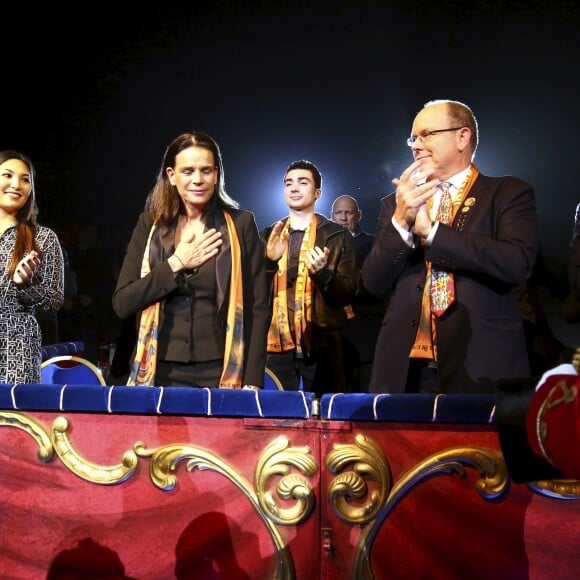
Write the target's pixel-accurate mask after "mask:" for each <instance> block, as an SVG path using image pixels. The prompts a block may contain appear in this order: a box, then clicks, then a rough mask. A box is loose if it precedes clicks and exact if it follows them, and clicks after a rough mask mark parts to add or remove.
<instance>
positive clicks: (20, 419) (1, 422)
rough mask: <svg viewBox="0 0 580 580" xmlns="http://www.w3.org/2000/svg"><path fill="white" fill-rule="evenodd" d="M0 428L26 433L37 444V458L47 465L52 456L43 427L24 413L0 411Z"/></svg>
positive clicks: (52, 452)
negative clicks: (12, 428)
mask: <svg viewBox="0 0 580 580" xmlns="http://www.w3.org/2000/svg"><path fill="white" fill-rule="evenodd" d="M0 427H15V428H16V429H20V430H21V431H25V432H26V433H28V434H29V435H30V436H31V437H32V438H33V439H34V440H35V441H36V443H37V444H38V447H39V449H38V452H37V454H36V455H37V457H38V459H40V461H42V462H43V463H48V462H49V461H50V460H51V459H52V458H53V456H54V449H53V447H52V442H51V440H50V435H49V434H48V433H47V432H46V431H45V429H44V427H43V426H42V425H41V424H40V423H39V422H38V421H36V420H34V419H33V418H32V417H29V416H28V415H25V414H24V413H15V412H13V411H0Z"/></svg>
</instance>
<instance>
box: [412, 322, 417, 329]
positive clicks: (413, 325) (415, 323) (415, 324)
mask: <svg viewBox="0 0 580 580" xmlns="http://www.w3.org/2000/svg"><path fill="white" fill-rule="evenodd" d="M415 326H417V321H416V320H411V328H413V327H415Z"/></svg>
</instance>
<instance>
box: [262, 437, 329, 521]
mask: <svg viewBox="0 0 580 580" xmlns="http://www.w3.org/2000/svg"><path fill="white" fill-rule="evenodd" d="M289 466H293V467H295V468H296V469H298V470H300V471H301V472H302V473H303V474H304V475H307V476H309V477H312V476H313V475H314V474H315V473H316V471H317V469H318V464H317V463H316V461H315V460H314V458H313V457H312V454H311V453H310V449H309V448H308V447H307V446H304V447H290V444H289V441H288V439H287V438H286V437H284V436H280V437H277V438H276V439H274V441H272V442H271V443H270V444H269V445H268V446H267V447H266V448H265V449H264V451H263V452H262V454H261V455H260V457H259V458H258V462H257V464H256V471H255V476H254V483H255V486H256V490H257V491H258V498H259V501H260V505H261V507H262V509H263V510H264V512H266V513H267V514H268V516H269V517H270V518H271V519H272V520H273V521H274V522H276V523H278V524H285V525H295V524H299V523H300V522H302V521H304V520H305V519H306V518H307V517H308V516H309V515H310V513H311V512H312V509H313V507H314V492H313V491H312V486H311V485H310V483H309V482H308V481H307V480H306V479H304V478H303V477H300V476H299V475H297V474H294V473H290V468H289ZM276 475H280V476H282V477H281V478H280V481H279V482H278V485H277V486H276V490H277V492H278V494H279V495H280V496H281V497H282V498H284V499H292V498H293V499H295V500H297V501H296V505H295V506H294V507H292V508H286V509H283V508H281V507H280V506H279V504H278V503H277V502H276V500H275V498H274V496H273V494H272V493H271V492H270V491H268V489H267V483H268V481H269V479H270V478H271V477H273V476H276Z"/></svg>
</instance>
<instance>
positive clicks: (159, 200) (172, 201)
mask: <svg viewBox="0 0 580 580" xmlns="http://www.w3.org/2000/svg"><path fill="white" fill-rule="evenodd" d="M189 147H203V148H204V149H207V150H208V151H211V153H212V155H213V158H214V163H215V165H216V167H217V168H218V181H217V183H216V185H215V190H214V195H213V196H212V199H211V202H210V206H211V207H217V208H222V209H237V208H239V207H240V205H239V203H238V202H237V201H234V200H233V199H232V198H231V197H230V196H229V195H228V194H227V193H226V188H225V177H224V165H223V161H222V154H221V151H220V148H219V146H218V144H217V143H216V142H215V141H214V140H213V139H212V138H211V137H210V136H209V135H207V134H206V133H201V132H199V131H192V132H191V133H183V134H181V135H179V136H178V137H176V138H175V139H174V140H173V141H172V142H171V143H170V144H169V145H168V146H167V149H166V150H165V155H164V156H163V161H162V163H161V167H160V168H159V173H158V174H157V181H156V183H155V185H154V186H153V189H152V190H151V193H150V195H149V197H150V202H149V211H150V212H151V215H152V216H153V221H154V222H156V223H162V224H169V223H171V222H173V221H174V220H175V218H176V216H177V215H178V214H179V213H180V211H181V209H182V208H181V206H182V201H181V198H180V197H179V194H178V193H177V190H176V189H175V187H174V186H173V185H171V183H170V182H169V178H168V176H167V171H166V170H167V168H168V167H175V158H176V157H177V155H178V154H179V153H181V152H182V151H183V150H184V149H188V148H189Z"/></svg>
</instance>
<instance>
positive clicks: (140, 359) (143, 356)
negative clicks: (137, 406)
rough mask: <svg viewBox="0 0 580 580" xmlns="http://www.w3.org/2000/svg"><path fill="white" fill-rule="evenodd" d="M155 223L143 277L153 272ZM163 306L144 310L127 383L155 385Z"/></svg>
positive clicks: (153, 305) (146, 248) (150, 234)
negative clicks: (152, 254) (151, 254)
mask: <svg viewBox="0 0 580 580" xmlns="http://www.w3.org/2000/svg"><path fill="white" fill-rule="evenodd" d="M155 227H156V226H155V224H153V225H152V226H151V231H150V232H149V237H148V238H147V244H146V246H145V251H144V252H143V260H142V262H141V278H144V277H145V276H147V274H149V273H150V272H151V264H150V262H149V249H150V247H151V238H152V237H153V232H154V231H155ZM160 311H161V306H160V303H159V302H154V303H153V304H151V305H149V306H148V307H147V308H145V309H144V310H143V312H142V313H141V320H140V322H139V337H138V339H137V350H136V352H135V360H134V361H133V368H132V369H131V374H130V375H129V380H128V381H127V385H154V384H155V372H156V370H157V337H158V334H159V313H160Z"/></svg>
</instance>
